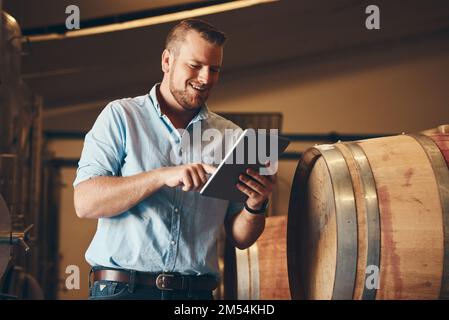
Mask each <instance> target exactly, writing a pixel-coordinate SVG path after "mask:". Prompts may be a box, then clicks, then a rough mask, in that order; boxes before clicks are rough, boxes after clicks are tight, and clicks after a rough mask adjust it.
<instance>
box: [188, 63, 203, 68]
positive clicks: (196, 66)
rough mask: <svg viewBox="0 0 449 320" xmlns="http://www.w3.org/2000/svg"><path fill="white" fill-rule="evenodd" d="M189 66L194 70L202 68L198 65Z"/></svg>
mask: <svg viewBox="0 0 449 320" xmlns="http://www.w3.org/2000/svg"><path fill="white" fill-rule="evenodd" d="M189 66H190V68H193V69H199V68H201V66H199V65H197V64H189Z"/></svg>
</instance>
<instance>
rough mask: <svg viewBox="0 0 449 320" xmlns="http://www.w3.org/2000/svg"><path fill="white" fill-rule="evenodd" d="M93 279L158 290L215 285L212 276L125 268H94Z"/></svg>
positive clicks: (201, 289) (202, 289)
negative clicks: (149, 271)
mask: <svg viewBox="0 0 449 320" xmlns="http://www.w3.org/2000/svg"><path fill="white" fill-rule="evenodd" d="M92 273H93V280H94V281H99V280H106V281H117V282H123V283H128V284H130V283H132V285H133V286H134V285H136V284H139V285H143V286H150V287H157V288H158V289H159V290H190V291H212V290H214V289H215V288H216V287H217V280H216V278H215V277H214V276H209V275H202V276H190V275H181V274H176V273H146V272H136V271H135V272H129V271H125V270H115V269H102V270H95V271H93V272H92Z"/></svg>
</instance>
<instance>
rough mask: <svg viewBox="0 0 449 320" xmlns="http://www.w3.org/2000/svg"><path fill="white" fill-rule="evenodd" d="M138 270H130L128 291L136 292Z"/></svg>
mask: <svg viewBox="0 0 449 320" xmlns="http://www.w3.org/2000/svg"><path fill="white" fill-rule="evenodd" d="M135 276H136V270H129V283H128V292H129V293H134V284H135Z"/></svg>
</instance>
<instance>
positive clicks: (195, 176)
mask: <svg viewBox="0 0 449 320" xmlns="http://www.w3.org/2000/svg"><path fill="white" fill-rule="evenodd" d="M200 170H201V169H198V168H192V169H191V170H190V176H191V177H192V182H193V186H192V187H193V190H195V191H196V190H198V189H199V188H200V187H201V185H202V183H201V178H200V173H199V171H200Z"/></svg>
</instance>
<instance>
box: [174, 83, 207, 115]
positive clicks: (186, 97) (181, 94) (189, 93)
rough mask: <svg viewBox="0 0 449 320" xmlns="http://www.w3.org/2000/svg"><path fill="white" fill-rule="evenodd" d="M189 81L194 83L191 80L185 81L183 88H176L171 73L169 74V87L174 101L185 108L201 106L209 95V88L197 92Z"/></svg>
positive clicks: (190, 108)
mask: <svg viewBox="0 0 449 320" xmlns="http://www.w3.org/2000/svg"><path fill="white" fill-rule="evenodd" d="M190 83H193V84H195V83H194V82H193V81H187V82H186V84H185V87H184V88H176V85H175V82H174V79H173V75H171V76H170V81H169V89H170V92H171V94H172V95H173V97H174V98H175V100H176V102H177V103H179V105H180V106H181V107H183V108H184V109H186V110H195V109H198V108H200V107H202V106H203V105H204V104H205V102H206V101H207V98H208V97H209V92H208V91H209V90H208V89H206V91H205V92H197V90H195V89H193V88H192V86H191V85H190Z"/></svg>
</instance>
